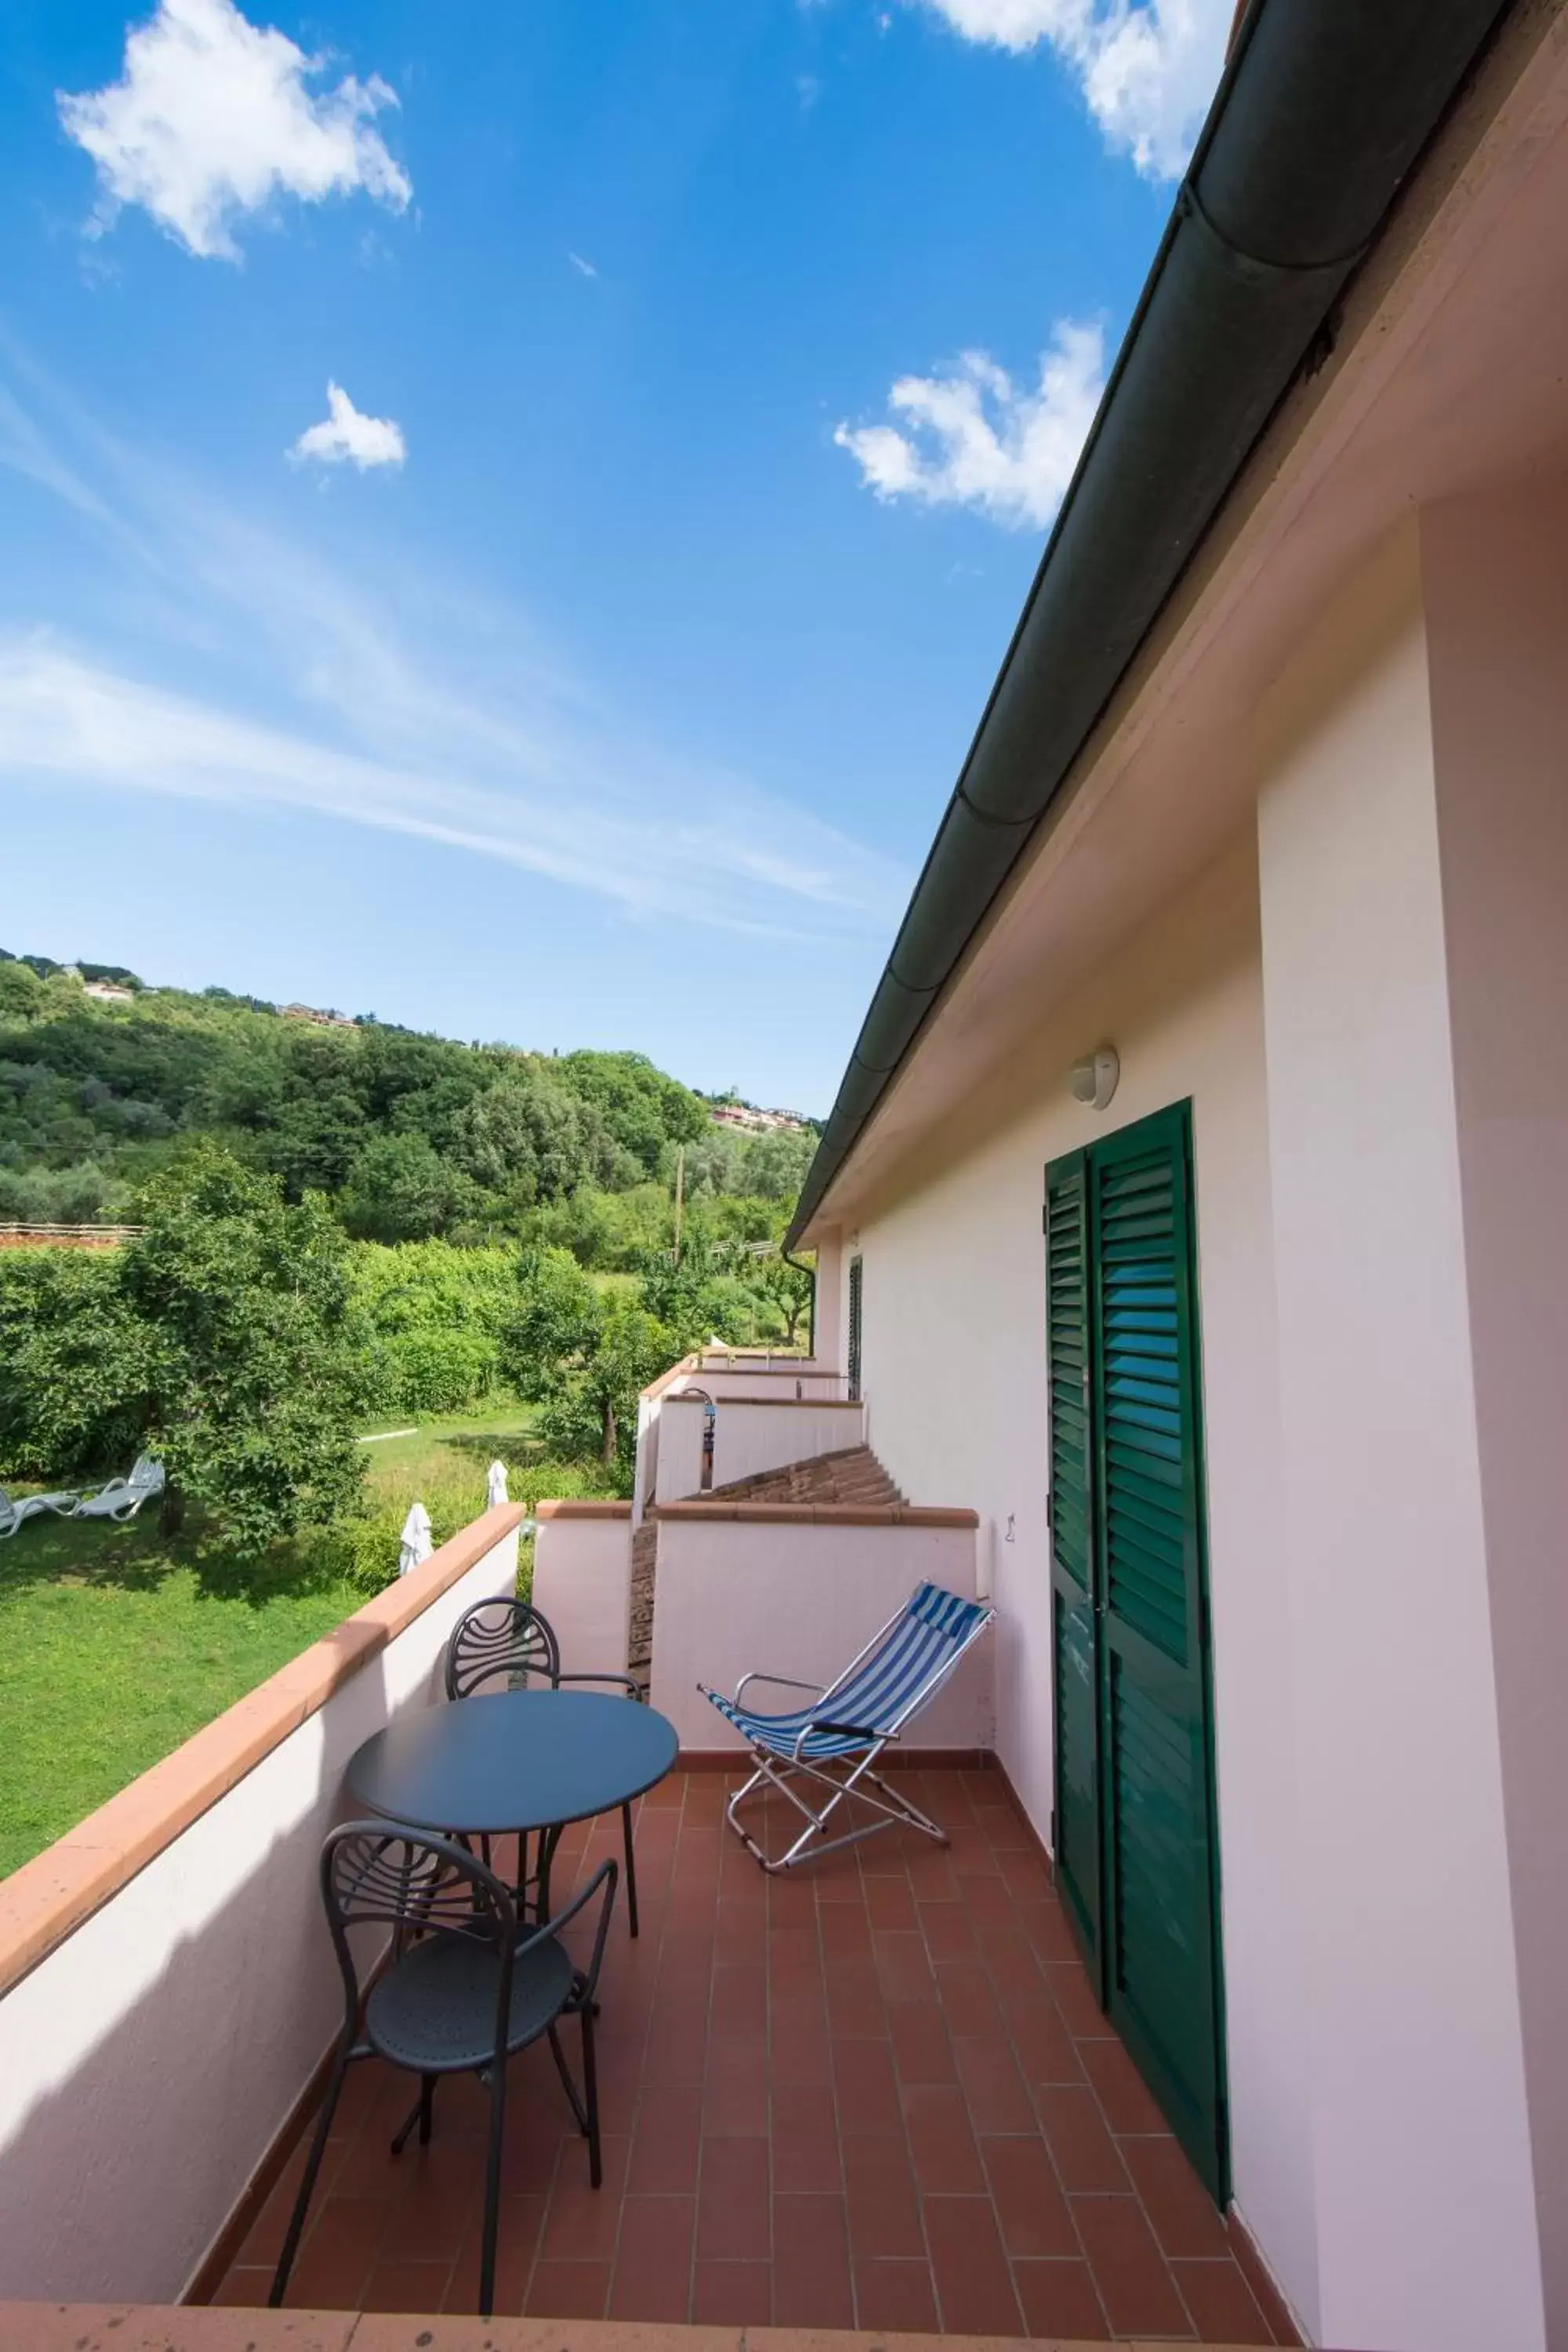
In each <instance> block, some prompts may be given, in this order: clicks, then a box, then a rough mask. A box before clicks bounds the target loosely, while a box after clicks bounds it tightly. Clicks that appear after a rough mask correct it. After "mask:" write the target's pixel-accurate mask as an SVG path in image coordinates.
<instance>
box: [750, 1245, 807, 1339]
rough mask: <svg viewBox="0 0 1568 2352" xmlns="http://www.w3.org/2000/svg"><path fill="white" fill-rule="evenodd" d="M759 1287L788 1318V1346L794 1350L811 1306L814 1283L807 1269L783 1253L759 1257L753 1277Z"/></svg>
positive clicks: (785, 1329)
mask: <svg viewBox="0 0 1568 2352" xmlns="http://www.w3.org/2000/svg"><path fill="white" fill-rule="evenodd" d="M753 1280H754V1281H755V1283H756V1285H757V1287H758V1289H759V1290H761V1292H762V1293H763V1297H765V1298H767V1299H768V1300H769V1301H770V1302H771V1303H772V1304H773V1306H774V1307H777V1309H778V1311H779V1313H780V1314H781V1315H782V1316H783V1318H784V1345H785V1347H787V1348H793V1347H794V1346H795V1335H796V1333H797V1332H798V1331H799V1329H800V1322H801V1318H802V1316H803V1315H805V1314H806V1313H807V1312H808V1311H809V1309H810V1307H811V1298H812V1291H813V1288H814V1284H813V1280H812V1276H810V1275H809V1274H807V1273H806V1272H805V1269H804V1267H802V1266H798V1265H791V1264H790V1262H789V1260H788V1259H787V1258H786V1257H784V1255H783V1254H782V1253H781V1254H780V1255H778V1256H777V1257H764V1258H759V1259H758V1260H757V1263H756V1270H755V1274H754V1276H753Z"/></svg>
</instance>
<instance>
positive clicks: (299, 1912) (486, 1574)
mask: <svg viewBox="0 0 1568 2352" xmlns="http://www.w3.org/2000/svg"><path fill="white" fill-rule="evenodd" d="M522 1517H523V1510H522V1507H521V1505H520V1504H511V1503H509V1504H502V1505H500V1506H499V1507H497V1508H496V1509H494V1510H492V1511H487V1512H486V1513H485V1514H484V1515H483V1517H480V1518H479V1519H477V1520H475V1522H474V1523H473V1525H472V1526H471V1527H468V1528H464V1530H463V1531H462V1533H461V1534H460V1535H458V1536H456V1537H454V1538H453V1539H452V1540H451V1542H449V1543H446V1544H443V1545H442V1546H441V1547H440V1548H439V1549H438V1550H437V1551H435V1552H433V1553H432V1554H431V1556H430V1558H429V1559H427V1560H426V1561H425V1562H424V1563H423V1564H422V1566H420V1567H419V1568H417V1569H416V1570H413V1572H412V1573H411V1574H410V1575H408V1576H405V1577H403V1578H401V1579H400V1580H398V1582H397V1583H395V1584H394V1585H392V1586H390V1587H389V1588H388V1589H387V1591H384V1592H383V1593H380V1594H378V1596H377V1597H376V1598H375V1599H374V1601H369V1602H367V1604H366V1605H365V1607H364V1608H363V1609H361V1610H359V1611H357V1612H355V1614H354V1615H353V1616H352V1617H350V1618H348V1619H346V1620H345V1621H344V1622H343V1623H342V1625H340V1626H338V1627H337V1628H336V1630H335V1631H334V1632H333V1633H329V1634H328V1635H326V1636H325V1638H324V1639H323V1640H321V1641H320V1642H316V1643H312V1644H311V1646H310V1648H309V1649H308V1650H305V1651H303V1652H302V1653H301V1654H300V1656H299V1657H298V1658H296V1659H294V1660H293V1661H292V1663H291V1664H289V1665H287V1666H285V1667H283V1668H282V1669H281V1671H280V1672H279V1673H278V1674H276V1675H272V1676H271V1677H270V1678H269V1679H268V1681H267V1682H265V1683H262V1684H261V1685H259V1686H258V1688H257V1689H256V1690H254V1691H252V1692H250V1693H249V1695H248V1696H247V1697H245V1698H243V1699H241V1700H240V1701H239V1702H238V1703H237V1706H232V1707H230V1708H228V1709H227V1711H226V1713H225V1714H223V1715H221V1716H219V1717H217V1718H216V1721H215V1722H213V1723H210V1724H208V1725H207V1726H206V1727H205V1729H204V1730H202V1731H199V1732H197V1733H196V1735H195V1738H192V1739H189V1740H187V1741H186V1742H185V1743H184V1747H182V1748H176V1749H175V1751H174V1754H173V1755H172V1756H169V1757H166V1758H165V1759H164V1760H163V1762H162V1763H161V1764H157V1765H154V1766H153V1769H152V1770H151V1771H149V1772H144V1773H143V1774H142V1777H141V1778H140V1779H139V1780H133V1781H132V1783H131V1785H130V1787H129V1788H127V1789H124V1790H121V1792H120V1794H119V1795H118V1796H117V1797H114V1798H111V1799H110V1801H109V1803H108V1804H107V1805H103V1806H100V1809H99V1811H97V1812H96V1813H93V1814H91V1815H89V1818H88V1819H87V1820H86V1821H85V1822H81V1823H80V1824H79V1827H78V1828H76V1829H75V1830H73V1831H71V1832H69V1833H68V1835H67V1836H66V1837H64V1838H62V1839H60V1840H59V1841H58V1843H57V1844H55V1845H52V1846H50V1847H49V1848H47V1851H46V1852H45V1853H41V1854H39V1855H38V1856H37V1858H36V1859H35V1860H34V1861H33V1862H30V1863H27V1864H24V1866H23V1867H22V1868H21V1869H20V1870H18V1871H16V1872H15V1873H14V1874H13V1875H12V1876H11V1877H10V1878H9V1879H7V1880H6V1881H5V1883H4V1885H0V1991H4V1994H5V1998H4V2000H0V2216H3V2217H4V2220H3V2221H0V2296H13V2297H27V2296H32V2297H38V2298H47V2299H49V2300H51V2301H53V2300H58V2299H64V2298H67V2297H79V2298H85V2297H90V2296H106V2295H122V2296H132V2297H139V2298H143V2299H146V2300H150V2301H159V2302H167V2301H170V2300H172V2299H173V2298H174V2297H176V2296H178V2295H180V2294H184V2292H185V2291H186V2289H187V2288H188V2287H189V2286H190V2284H192V2282H193V2280H194V2279H195V2278H196V2277H197V2276H198V2275H199V2274H200V2273H201V2272H202V2269H203V2266H204V2263H205V2258H206V2256H207V2255H208V2253H209V2252H210V2251H211V2249H212V2248H213V2246H214V2243H215V2242H216V2239H217V2237H218V2234H219V2232H220V2231H222V2229H223V2226H224V2223H225V2221H226V2219H227V2217H228V2215H229V2214H230V2213H231V2211H232V2210H234V2209H235V2207H236V2206H237V2203H238V2202H239V2200H241V2198H242V2196H243V2195H244V2194H245V2192H246V2190H247V2186H248V2185H249V2183H250V2181H251V2179H252V2177H253V2175H254V2174H255V2173H256V2171H257V2169H258V2167H259V2166H261V2165H262V2164H263V2163H264V2161H265V2159H266V2158H267V2154H268V2150H269V2148H271V2147H272V2146H273V2144H274V2142H275V2141H276V2140H277V2138H278V2136H279V2133H280V2132H281V2131H282V2130H283V2128H284V2126H285V2125H286V2124H287V2122H288V2120H289V2116H291V2114H292V2113H293V2112H294V2110H295V2108H296V2106H297V2105H298V2102H299V2101H300V2096H301V2095H302V2093H303V2092H304V2091H305V2089H306V2087H307V2085H308V2084H310V2081H311V2078H312V2076H313V2074H314V2073H315V2070H316V2069H317V2067H318V2065H319V2063H320V2062H321V2058H322V2055H323V2053H324V2052H325V2051H326V2049H327V2046H328V2044H329V2042H331V2037H332V2033H333V2031H334V2029H335V2027H336V2025H337V2023H338V2021H339V2016H340V2012H341V2004H342V1990H341V1986H340V1984H339V1980H338V1975H337V1969H336V1965H335V1963H334V1961H333V1958H332V1953H331V1943H330V1941H329V1939H328V1937H327V1934H326V1929H325V1926H324V1924H323V1921H322V1917H321V1896H320V1892H319V1888H318V1883H317V1872H316V1858H317V1855H318V1853H319V1851H320V1847H321V1839H322V1837H323V1836H324V1835H325V1833H326V1832H327V1830H328V1829H329V1828H330V1827H331V1825H332V1823H333V1822H335V1821H337V1820H339V1819H341V1818H342V1813H343V1810H344V1805H343V1798H342V1777H343V1771H344V1768H345V1767H346V1765H347V1763H348V1760H349V1759H350V1757H351V1756H352V1755H353V1751H354V1749H355V1748H357V1747H358V1746H359V1745H360V1743H361V1742H362V1740H363V1739H366V1738H369V1736H370V1735H371V1734H372V1733H373V1732H374V1731H378V1730H380V1729H382V1728H383V1727H384V1726H385V1725H386V1724H387V1723H389V1722H390V1721H392V1720H393V1718H394V1717H395V1716H396V1715H398V1714H399V1713H400V1712H401V1711H402V1710H403V1709H404V1708H405V1707H407V1706H428V1705H430V1704H431V1703H432V1702H434V1701H436V1700H437V1699H438V1698H439V1696H440V1695H441V1681H440V1669H441V1658H442V1653H443V1651H444V1650H445V1647H446V1643H447V1635H448V1634H449V1633H450V1631H451V1629H452V1626H453V1624H454V1623H455V1622H456V1621H457V1619H458V1616H459V1615H460V1614H461V1612H462V1611H463V1610H464V1609H465V1608H467V1607H468V1605H469V1603H470V1602H471V1601H479V1600H484V1599H487V1598H489V1596H490V1595H492V1594H498V1593H504V1592H510V1591H513V1590H514V1589H515V1585H516V1579H517V1559H518V1529H519V1527H520V1525H521V1520H522Z"/></svg>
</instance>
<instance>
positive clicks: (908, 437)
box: [833, 320, 1105, 530]
mask: <svg viewBox="0 0 1568 2352" xmlns="http://www.w3.org/2000/svg"><path fill="white" fill-rule="evenodd" d="M1104 383H1105V349H1104V341H1103V338H1102V336H1101V334H1100V329H1099V328H1098V327H1092V326H1081V325H1078V324H1075V323H1074V322H1073V321H1072V320H1061V321H1060V322H1059V323H1058V326H1057V327H1056V329H1055V331H1054V332H1053V334H1052V337H1051V344H1050V349H1049V350H1048V351H1047V352H1042V354H1041V357H1040V372H1039V383H1038V386H1037V389H1036V390H1034V391H1032V392H1031V391H1029V390H1027V389H1026V388H1024V387H1021V386H1020V385H1018V384H1016V383H1014V381H1013V379H1012V377H1011V376H1010V375H1009V374H1008V373H1006V370H1005V368H1000V367H998V366H997V364H996V362H995V361H994V360H993V359H992V358H991V357H990V356H989V355H988V354H987V353H986V352H964V353H963V356H962V357H961V359H960V360H959V362H958V365H957V367H956V368H955V369H954V371H953V372H952V374H950V375H937V376H922V375H905V376H900V378H899V380H898V382H897V383H895V384H894V386H893V388H892V390H891V392H890V393H889V394H888V405H889V408H890V409H891V410H892V412H893V414H894V415H895V416H896V417H897V418H898V419H899V423H898V424H896V425H839V426H838V428H837V432H836V433H835V434H834V436H833V437H834V439H835V441H836V442H837V444H838V446H839V447H840V448H841V449H847V450H848V452H849V454H850V456H851V457H854V458H855V459H856V461H857V463H858V466H859V467H860V474H861V478H862V480H863V481H864V482H865V484H866V487H867V488H868V489H871V490H874V491H875V492H876V494H877V496H878V497H879V499H900V498H909V499H921V500H922V501H923V502H924V503H925V504H926V505H927V506H967V507H974V508H977V509H979V510H980V512H981V513H983V514H987V515H989V516H990V517H991V518H992V520H994V521H996V522H1002V523H1009V524H1012V525H1014V526H1015V527H1016V528H1020V529H1022V528H1024V527H1033V528H1035V529H1037V530H1043V529H1044V527H1045V526H1046V524H1047V523H1048V522H1049V521H1050V520H1051V518H1052V516H1053V515H1054V514H1055V513H1056V510H1057V509H1058V506H1060V504H1061V501H1062V496H1063V493H1064V492H1065V490H1066V489H1067V486H1068V482H1070V481H1071V479H1072V473H1073V467H1075V466H1076V465H1077V463H1078V456H1079V450H1080V449H1081V448H1082V446H1083V444H1084V439H1085V436H1087V434H1088V432H1089V426H1090V425H1091V424H1092V423H1093V422H1094V412H1095V410H1096V408H1097V407H1098V406H1099V404H1100V393H1101V391H1102V390H1103V389H1104Z"/></svg>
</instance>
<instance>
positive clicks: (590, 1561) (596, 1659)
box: [533, 1514, 632, 1675]
mask: <svg viewBox="0 0 1568 2352" xmlns="http://www.w3.org/2000/svg"><path fill="white" fill-rule="evenodd" d="M631 1598H632V1522H631V1517H630V1515H629V1514H626V1515H623V1516H617V1517H615V1518H598V1517H583V1518H579V1517H576V1516H575V1515H574V1514H568V1516H567V1517H563V1518H555V1517H544V1518H541V1520H540V1521H539V1529H538V1533H537V1534H536V1535H535V1537H534V1539H533V1603H534V1606H535V1608H536V1609H538V1610H539V1612H541V1614H542V1616H544V1617H546V1618H548V1620H549V1622H550V1625H551V1628H552V1632H553V1633H554V1634H555V1637H556V1639H557V1641H558V1642H559V1643H560V1644H561V1664H562V1669H563V1672H564V1673H566V1674H569V1675H591V1674H595V1673H596V1672H598V1671H599V1670H600V1669H601V1668H602V1669H603V1670H604V1672H605V1673H606V1674H612V1675H624V1674H625V1673H626V1637H627V1630H628V1627H629V1624H630V1621H631Z"/></svg>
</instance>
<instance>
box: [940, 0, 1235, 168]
mask: <svg viewBox="0 0 1568 2352" xmlns="http://www.w3.org/2000/svg"><path fill="white" fill-rule="evenodd" d="M925 5H927V6H929V7H932V8H934V9H935V10H936V11H937V12H938V14H939V15H940V16H943V17H944V18H945V19H946V21H947V23H948V24H949V25H951V26H952V29H953V31H954V32H955V33H959V34H961V35H962V36H963V38H964V39H965V40H967V41H983V42H986V43H988V44H990V45H991V46H992V47H996V48H1003V49H1010V50H1012V51H1014V52H1015V54H1021V53H1022V52H1023V51H1024V50H1026V49H1032V48H1035V47H1037V46H1038V44H1039V43H1040V42H1042V41H1044V42H1047V43H1048V44H1049V45H1050V47H1052V48H1053V49H1055V50H1056V52H1057V54H1058V57H1059V58H1061V59H1062V61H1063V63H1064V64H1065V65H1066V66H1068V68H1069V69H1070V70H1071V71H1072V72H1073V73H1074V74H1075V75H1076V76H1077V78H1078V80H1079V87H1080V88H1081V89H1082V91H1083V95H1084V98H1085V100H1086V101H1087V103H1088V106H1089V112H1090V113H1091V114H1092V115H1093V117H1094V119H1095V121H1096V122H1098V123H1099V125H1100V130H1101V131H1102V132H1103V133H1104V136H1105V140H1106V142H1107V144H1108V145H1109V146H1110V147H1111V148H1113V149H1114V150H1115V151H1116V152H1118V153H1124V154H1129V155H1131V158H1132V160H1133V162H1134V163H1135V164H1136V165H1137V167H1138V169H1139V171H1141V172H1142V173H1145V174H1146V175H1147V176H1148V177H1149V178H1150V179H1154V180H1173V179H1177V178H1179V177H1180V175H1181V173H1182V171H1183V168H1184V165H1185V163H1186V160H1187V157H1188V156H1189V154H1191V152H1192V149H1193V142H1194V140H1195V139H1196V137H1197V135H1198V131H1199V130H1200V129H1201V128H1202V125H1203V119H1204V116H1205V113H1206V112H1207V110H1208V104H1209V100H1210V99H1211V98H1212V97H1213V96H1214V93H1215V85H1216V84H1217V82H1218V80H1219V77H1220V68H1221V67H1222V66H1223V64H1224V62H1225V45H1226V37H1227V35H1228V33H1229V30H1230V25H1231V19H1232V16H1234V14H1235V0H925Z"/></svg>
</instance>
